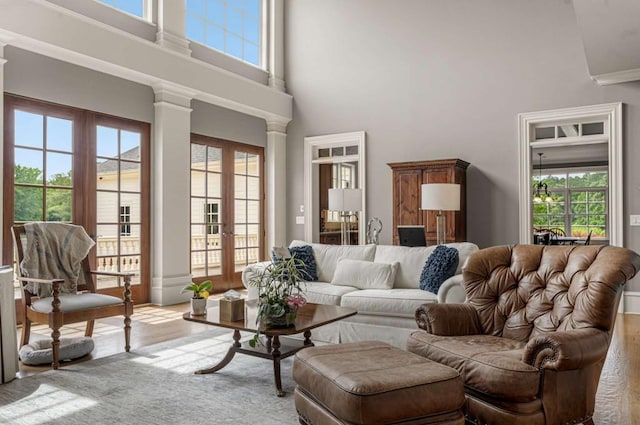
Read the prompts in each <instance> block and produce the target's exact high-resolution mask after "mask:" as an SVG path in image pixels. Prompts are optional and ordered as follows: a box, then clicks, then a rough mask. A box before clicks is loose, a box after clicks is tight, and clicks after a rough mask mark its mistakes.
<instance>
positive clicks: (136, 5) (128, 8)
mask: <svg viewBox="0 0 640 425" xmlns="http://www.w3.org/2000/svg"><path fill="white" fill-rule="evenodd" d="M98 1H100V2H101V3H104V4H108V5H109V6H111V7H113V8H116V9H118V10H122V11H123V12H127V13H130V14H132V15H134V16H138V17H140V18H142V17H144V4H145V0H98ZM147 1H149V0H147Z"/></svg>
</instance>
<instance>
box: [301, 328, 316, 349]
mask: <svg viewBox="0 0 640 425" xmlns="http://www.w3.org/2000/svg"><path fill="white" fill-rule="evenodd" d="M303 335H304V346H305V347H313V346H314V345H315V344H314V343H313V342H311V331H309V330H306V331H304V334H303Z"/></svg>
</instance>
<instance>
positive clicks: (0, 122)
mask: <svg viewBox="0 0 640 425" xmlns="http://www.w3.org/2000/svg"><path fill="white" fill-rule="evenodd" d="M4 46H6V44H5V43H3V42H1V41H0V164H2V168H3V169H4V168H5V163H4V64H5V63H6V62H7V60H6V59H5V58H4ZM3 174H4V173H2V174H0V191H2V190H4V189H3V188H4V178H3ZM2 214H4V197H2V199H0V223H2V222H4V217H3V216H2ZM6 236H7V237H10V236H9V235H6ZM4 237H5V235H4V234H3V226H0V240H4ZM2 245H3V244H0V258H3V257H2Z"/></svg>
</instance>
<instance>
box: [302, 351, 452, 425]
mask: <svg viewBox="0 0 640 425" xmlns="http://www.w3.org/2000/svg"><path fill="white" fill-rule="evenodd" d="M293 378H294V380H295V381H296V384H297V386H296V390H295V404H296V409H297V411H298V416H299V417H300V423H301V424H303V425H304V424H307V425H324V424H332V425H333V424H372V425H373V424H403V425H418V424H446V425H464V417H463V414H462V405H463V404H464V388H463V384H462V379H461V378H460V375H459V374H458V372H457V371H456V370H455V369H452V368H450V367H448V366H444V365H441V364H439V363H436V362H433V361H431V360H428V359H425V358H424V357H421V356H418V355H415V354H412V353H409V352H406V351H403V350H400V349H398V348H395V347H392V346H391V345H388V344H385V343H383V342H377V341H365V342H355V343H349V344H339V345H326V346H321V347H311V348H305V349H304V350H301V351H299V352H297V353H296V358H295V361H294V363H293Z"/></svg>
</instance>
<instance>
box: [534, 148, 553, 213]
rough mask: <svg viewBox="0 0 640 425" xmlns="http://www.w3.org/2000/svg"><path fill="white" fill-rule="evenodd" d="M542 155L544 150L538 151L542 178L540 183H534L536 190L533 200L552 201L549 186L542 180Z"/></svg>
mask: <svg viewBox="0 0 640 425" xmlns="http://www.w3.org/2000/svg"><path fill="white" fill-rule="evenodd" d="M542 155H543V154H542V152H540V153H538V156H539V157H540V166H539V167H538V171H539V173H540V174H539V175H540V178H539V179H538V183H535V184H534V185H533V189H534V190H535V192H534V193H533V202H543V201H544V202H552V201H553V198H552V197H551V194H550V193H549V190H548V186H547V184H546V183H545V182H543V181H542Z"/></svg>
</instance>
